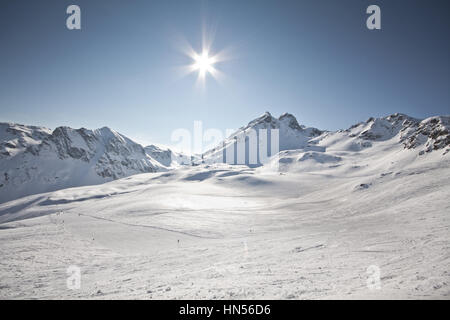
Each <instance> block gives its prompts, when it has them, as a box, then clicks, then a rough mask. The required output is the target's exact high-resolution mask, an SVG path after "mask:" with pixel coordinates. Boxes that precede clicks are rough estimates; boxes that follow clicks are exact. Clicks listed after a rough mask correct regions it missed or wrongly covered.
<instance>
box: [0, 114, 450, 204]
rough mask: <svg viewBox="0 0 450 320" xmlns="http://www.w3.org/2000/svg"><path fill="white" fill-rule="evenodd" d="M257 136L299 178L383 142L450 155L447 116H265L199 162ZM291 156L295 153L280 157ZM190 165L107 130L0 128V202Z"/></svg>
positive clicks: (219, 158)
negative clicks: (342, 126) (302, 120)
mask: <svg viewBox="0 0 450 320" xmlns="http://www.w3.org/2000/svg"><path fill="white" fill-rule="evenodd" d="M260 129H278V130H279V134H280V135H279V137H280V141H279V147H280V148H279V151H280V156H281V158H280V164H282V165H283V166H284V167H286V165H287V163H288V162H290V161H292V159H293V158H292V155H293V154H296V155H297V157H298V161H297V166H300V169H301V170H302V171H304V170H310V168H312V167H310V166H308V164H309V163H310V162H311V161H312V160H314V161H316V162H317V163H320V164H326V165H330V163H334V164H333V165H334V166H336V167H337V166H338V165H339V164H338V162H339V159H341V156H342V155H341V153H342V152H345V153H347V154H346V156H350V157H351V156H352V154H356V153H359V152H362V151H364V150H366V151H368V152H369V155H368V156H369V157H372V158H374V157H376V153H375V150H376V148H373V146H374V145H377V144H378V145H379V144H383V143H385V144H386V143H387V145H389V146H391V147H392V148H395V149H396V150H404V152H415V153H417V154H418V155H424V154H427V153H431V152H433V151H438V152H442V154H443V155H446V154H447V153H448V151H449V149H450V135H449V131H450V116H436V117H430V118H427V119H424V120H420V119H415V118H412V117H409V116H407V115H404V114H393V115H390V116H387V117H383V118H376V119H375V118H370V119H368V120H367V121H366V122H363V123H358V124H356V125H354V126H351V127H350V128H349V129H347V130H339V131H336V132H330V131H323V130H319V129H316V128H310V127H306V126H304V125H301V124H299V123H298V121H297V119H296V118H295V117H294V116H293V115H291V114H288V113H284V114H282V115H281V116H280V117H278V118H275V117H273V116H272V115H271V114H270V113H269V112H266V113H264V114H263V115H262V116H260V117H258V118H256V119H254V120H252V121H250V122H249V123H248V124H247V125H246V126H243V127H241V128H240V129H238V130H237V131H236V132H235V133H233V134H232V135H231V136H230V137H228V138H227V139H225V140H224V141H223V143H221V144H220V145H218V146H217V147H216V148H213V149H211V150H209V151H207V152H205V153H204V154H203V159H208V160H211V159H212V160H214V159H216V160H217V162H222V160H223V151H224V148H227V147H229V146H230V145H231V144H233V143H235V140H236V138H245V137H246V136H247V135H248V134H249V131H250V130H255V131H258V130H260ZM289 150H294V151H295V152H294V153H292V152H291V153H289V152H288V153H286V152H284V151H289ZM371 150H373V151H372V153H370V152H371ZM290 159H291V160H290ZM191 161H192V160H191V158H190V157H188V156H186V155H183V154H180V153H176V152H174V151H173V150H170V149H163V148H161V147H158V146H156V145H150V146H147V147H143V146H142V145H140V144H138V143H136V142H134V141H132V140H131V139H129V138H127V137H126V136H124V135H122V134H120V133H118V132H116V131H114V130H112V129H110V128H108V127H103V128H100V129H95V130H89V129H85V128H81V129H73V128H70V127H65V126H63V127H58V128H56V129H55V130H53V131H51V130H50V129H47V128H44V127H38V126H27V125H21V124H15V123H0V190H1V192H0V202H5V201H9V200H13V199H16V198H19V197H23V196H26V195H31V194H36V193H43V192H49V191H55V190H59V189H64V188H68V187H77V186H84V185H93V184H100V183H104V182H108V181H111V180H116V179H120V178H124V177H128V176H131V175H134V174H138V173H148V172H158V171H167V170H169V169H174V168H178V167H179V166H180V165H190V164H191ZM290 168H291V167H288V170H291V169H290ZM297 169H299V168H297Z"/></svg>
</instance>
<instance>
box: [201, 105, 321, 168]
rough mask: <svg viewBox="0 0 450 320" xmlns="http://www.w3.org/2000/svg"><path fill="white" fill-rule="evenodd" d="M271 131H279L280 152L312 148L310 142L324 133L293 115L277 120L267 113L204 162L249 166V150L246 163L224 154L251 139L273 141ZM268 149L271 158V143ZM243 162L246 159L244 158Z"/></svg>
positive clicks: (205, 155)
mask: <svg viewBox="0 0 450 320" xmlns="http://www.w3.org/2000/svg"><path fill="white" fill-rule="evenodd" d="M271 129H277V130H278V134H279V137H278V140H279V148H278V151H283V150H293V149H303V148H306V147H310V146H311V145H310V140H311V139H313V138H315V137H317V136H320V135H321V134H322V133H323V131H321V130H319V129H316V128H310V127H306V126H303V125H299V123H298V122H297V119H296V118H295V117H294V116H293V115H292V114H289V113H284V114H282V115H281V116H280V117H279V118H275V117H273V116H272V115H271V114H270V113H269V112H265V113H264V114H263V115H261V116H260V117H258V118H256V119H255V120H253V121H250V122H249V123H248V124H247V125H246V126H244V127H241V128H239V129H238V130H237V131H236V132H234V133H233V134H231V135H230V136H229V137H228V138H227V139H225V140H224V141H223V142H222V143H221V144H220V145H219V146H217V147H215V148H213V149H211V150H208V151H207V152H205V153H204V154H203V158H204V161H206V162H221V161H222V160H223V159H224V160H225V161H226V162H227V163H234V164H248V163H249V162H250V161H249V156H248V150H247V154H246V155H245V161H239V160H238V157H237V156H234V159H228V160H227V159H226V156H224V154H225V153H226V152H227V150H229V149H230V148H234V145H235V144H239V143H242V144H245V140H246V139H247V141H248V140H251V139H254V140H253V141H259V139H261V140H267V141H271V139H272V137H271V135H270V130H271ZM263 135H264V136H263ZM255 139H258V140H255ZM247 143H248V142H247ZM247 149H248V147H247ZM267 149H268V154H269V156H270V155H273V154H270V150H271V146H270V142H268V143H267ZM236 153H237V152H236ZM242 160H244V159H243V158H242ZM257 162H258V163H261V162H263V161H262V160H260V159H258V161H257Z"/></svg>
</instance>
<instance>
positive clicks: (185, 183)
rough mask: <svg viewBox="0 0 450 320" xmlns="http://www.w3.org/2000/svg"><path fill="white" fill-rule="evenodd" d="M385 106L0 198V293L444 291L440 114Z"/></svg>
mask: <svg viewBox="0 0 450 320" xmlns="http://www.w3.org/2000/svg"><path fill="white" fill-rule="evenodd" d="M390 117H391V118H389V117H388V118H385V119H381V120H380V119H369V120H368V121H367V122H366V123H360V124H357V125H355V126H353V127H352V128H350V129H348V130H345V131H344V130H343V131H338V132H321V133H317V134H310V133H308V131H306V130H307V129H305V128H302V127H300V126H298V127H299V128H300V129H298V128H297V126H295V130H298V132H297V134H304V133H305V132H306V133H305V134H307V135H308V136H309V137H310V140H308V141H306V142H305V141H303V140H302V142H301V144H302V146H301V147H299V148H295V149H286V150H282V151H280V153H279V154H278V156H277V157H273V159H272V161H271V162H270V163H267V164H266V165H264V166H259V167H252V168H250V167H248V166H245V165H229V164H209V165H207V164H201V165H198V166H179V167H177V168H176V169H174V170H168V171H165V172H150V173H142V174H136V175H132V176H129V177H124V178H121V179H118V180H114V181H111V182H107V183H104V184H99V185H92V186H81V187H76V188H67V189H61V190H57V191H52V192H47V193H38V194H34V195H30V196H26V197H22V198H19V199H16V200H12V201H8V202H4V203H1V204H0V257H1V259H0V298H1V299H61V298H62V299H386V298H387V299H432V298H433V299H434V298H437V299H448V298H449V295H450V286H449V283H450V277H449V271H448V266H449V265H450V251H449V248H450V237H449V235H450V233H449V226H450V223H449V222H450V221H449V212H450V203H449V201H448V199H450V185H449V181H450V158H449V153H448V148H449V146H448V144H446V142H445V141H446V140H445V139H448V135H447V136H445V132H447V134H448V130H447V127H446V125H448V123H447V122H446V121H447V120H448V119H447V118H448V117H447V118H430V119H427V120H423V121H422V120H417V121H416V120H414V119H411V118H407V119H404V117H403V116H402V115H394V116H390ZM399 118H403V119H399ZM261 119H262V121H263V122H264V123H268V124H269V125H270V124H273V123H275V125H283V122H282V121H280V122H276V121H275V120H273V119H269V120H270V121H267V119H268V117H267V115H265V116H264V117H263V118H261ZM283 119H286V116H284V118H283ZM433 119H437V120H433ZM284 121H285V120H284ZM261 123H262V122H261V121H256V122H251V124H256V125H260V126H261V125H262V124H261ZM388 123H389V124H388ZM291 124H292V122H291V121H290V122H289V125H291ZM244 130H246V128H244ZM423 132H426V133H427V134H428V136H427V135H425V134H423ZM318 134H319V135H318ZM289 136H293V134H289ZM158 159H159V161H166V154H162V153H161V155H160V157H159V158H158ZM71 266H76V267H78V268H79V270H80V272H81V273H80V275H81V278H80V279H81V285H80V288H79V289H73V288H70V287H68V286H67V281H68V278H69V277H70V274H68V273H67V271H68V268H70V267H71ZM374 270H377V271H379V274H375V276H377V277H376V279H378V280H379V281H378V280H377V281H378V282H376V283H377V286H375V287H374V286H373V282H372V280H373V279H374V278H373V276H374V273H373V272H374Z"/></svg>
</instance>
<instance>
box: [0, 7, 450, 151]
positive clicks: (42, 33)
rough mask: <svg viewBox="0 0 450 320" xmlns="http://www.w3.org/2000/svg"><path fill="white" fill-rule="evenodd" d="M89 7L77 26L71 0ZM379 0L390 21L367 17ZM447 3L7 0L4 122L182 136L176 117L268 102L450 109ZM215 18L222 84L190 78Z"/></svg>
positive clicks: (346, 112)
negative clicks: (224, 56)
mask: <svg viewBox="0 0 450 320" xmlns="http://www.w3.org/2000/svg"><path fill="white" fill-rule="evenodd" d="M70 4H77V5H79V6H80V8H81V18H82V22H81V26H82V29H81V30H74V31H71V30H68V29H67V28H66V24H65V20H66V18H67V16H68V15H67V14H66V8H67V6H68V5H70ZM370 4H377V5H379V6H380V8H381V17H382V30H375V31H370V30H368V29H367V28H366V22H365V21H366V18H367V16H368V15H367V14H366V13H365V11H366V8H367V6H368V5H370ZM449 7H450V5H449V4H448V1H440V0H436V1H433V2H432V5H431V4H430V2H429V1H407V0H391V1H364V0H341V1H335V0H314V1H313V0H307V1H301V0H296V1H287V0H278V1H275V0H271V1H265V0H240V1H233V0H228V1H194V0H186V1H181V0H164V1H163V0H161V1H156V0H155V1H144V0H135V1H125V0H122V1H118V0H108V1H100V0H98V1H91V0H89V1H80V0H72V1H65V0H54V1H44V0H41V1H23V0H15V1H12V0H9V1H2V2H1V4H0V121H10V122H19V123H25V124H36V125H44V126H47V127H50V128H55V127H56V126H60V125H68V126H71V127H75V128H79V127H87V128H98V127H102V126H109V127H111V128H113V129H115V130H117V131H119V132H121V133H123V134H125V135H127V136H129V137H131V138H133V139H135V140H137V141H138V142H141V143H143V144H147V143H150V142H157V143H163V144H167V145H170V144H171V142H170V135H171V133H172V131H173V130H175V129H177V128H186V129H190V130H192V128H193V122H194V120H201V121H203V126H204V128H205V129H207V128H218V129H221V130H225V129H227V128H237V127H240V126H242V125H245V124H246V123H247V122H248V121H250V120H252V119H253V118H255V117H257V116H258V115H260V114H262V113H263V112H265V111H270V112H271V113H272V114H274V115H276V116H278V115H279V114H281V113H283V112H290V113H293V114H294V115H295V116H296V117H297V119H298V121H299V122H300V123H301V124H305V125H308V126H315V127H318V128H320V129H328V130H335V129H340V128H347V127H349V126H350V125H352V124H354V123H356V122H358V121H363V120H366V119H367V118H369V117H371V116H384V115H388V114H391V113H395V112H403V113H407V114H409V115H411V116H415V117H419V118H424V117H428V116H432V115H438V114H450V93H449V88H450V61H449V60H450V59H449V52H450V51H449V49H450V44H449V41H448V36H449V31H450V20H449V19H448V13H449ZM205 26H206V30H207V31H210V30H212V29H214V30H215V37H214V42H213V45H212V48H211V50H212V52H219V51H221V50H224V49H226V50H227V52H229V57H230V59H229V60H227V61H223V62H221V63H218V64H217V65H216V67H217V69H219V70H220V71H221V72H222V73H223V74H224V75H225V79H224V80H223V81H221V82H217V81H215V80H214V79H213V78H212V77H208V78H207V79H206V87H205V88H204V89H200V88H198V87H197V86H196V75H195V74H191V75H188V76H186V77H183V78H180V77H179V72H178V71H179V67H180V66H183V65H187V64H190V63H191V62H192V61H191V59H190V58H189V57H187V56H186V55H185V54H184V53H183V52H182V51H181V50H180V47H181V44H182V41H181V40H182V39H185V40H186V41H187V42H188V43H190V44H191V45H192V47H193V48H194V49H195V50H197V51H200V50H201V46H202V29H204V27H205Z"/></svg>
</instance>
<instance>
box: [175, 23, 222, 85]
mask: <svg viewBox="0 0 450 320" xmlns="http://www.w3.org/2000/svg"><path fill="white" fill-rule="evenodd" d="M206 34H207V32H206V31H205V32H204V35H203V39H202V46H201V48H199V49H200V50H199V51H196V50H194V48H193V47H192V46H191V44H190V43H189V42H188V41H187V40H185V39H182V40H181V41H180V49H181V52H182V53H183V54H185V55H186V56H187V57H189V58H190V63H188V64H185V65H182V66H180V67H179V68H178V70H179V71H180V75H181V76H182V77H184V76H187V75H189V74H192V73H196V74H197V75H198V76H197V82H196V84H197V85H198V86H199V87H201V88H205V87H206V78H208V77H211V78H212V79H214V80H216V81H217V82H218V83H220V84H223V80H224V79H225V75H224V74H223V72H222V71H221V70H219V69H220V66H221V65H222V64H223V63H224V62H225V61H227V60H230V59H231V56H230V50H229V48H224V49H222V50H220V51H215V50H213V49H212V39H211V38H210V37H209V36H207V35H206ZM219 65H220V66H219Z"/></svg>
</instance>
